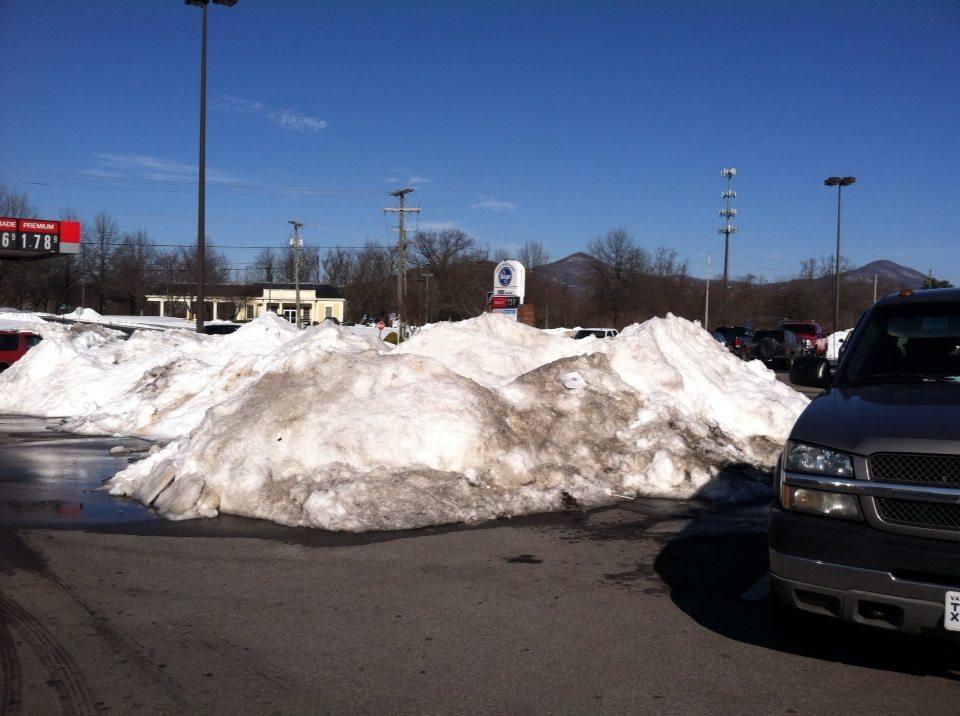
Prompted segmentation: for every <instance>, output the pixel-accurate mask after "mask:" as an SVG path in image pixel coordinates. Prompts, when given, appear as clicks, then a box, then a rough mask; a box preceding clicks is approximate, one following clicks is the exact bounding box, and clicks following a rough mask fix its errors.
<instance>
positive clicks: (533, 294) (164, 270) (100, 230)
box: [0, 185, 946, 328]
mask: <svg viewBox="0 0 960 716" xmlns="http://www.w3.org/2000/svg"><path fill="white" fill-rule="evenodd" d="M0 216H20V217H27V218H30V217H36V216H37V212H36V209H35V207H34V206H33V205H32V204H31V202H30V201H29V199H28V197H27V196H26V195H25V194H22V193H17V192H13V191H11V190H9V189H7V188H5V187H4V186H2V185H0ZM61 217H62V218H64V219H71V218H73V219H75V218H76V217H75V214H74V213H73V212H70V211H64V212H61ZM82 232H83V233H82V246H83V249H82V252H81V254H80V255H74V256H60V257H57V258H55V259H50V260H43V261H36V262H13V261H2V260H0V305H5V306H13V307H16V308H21V309H32V310H41V311H55V312H63V311H67V310H72V309H73V308H74V307H76V306H80V305H84V306H87V307H91V308H94V309H96V310H97V311H99V312H100V313H125V314H140V313H144V312H147V313H149V312H150V311H151V310H154V311H155V310H156V304H147V302H146V296H147V295H148V294H163V295H167V296H170V297H172V298H174V299H175V300H176V299H177V298H178V297H182V298H183V299H184V302H185V301H186V298H187V296H189V295H192V294H193V291H194V277H195V272H196V265H197V262H196V250H195V248H193V247H192V246H191V247H185V246H166V247H164V246H158V245H157V244H156V243H155V242H154V241H152V240H151V238H150V236H149V234H148V233H147V231H146V230H143V229H137V230H122V229H121V228H120V227H119V225H118V224H117V222H116V221H115V220H114V219H113V218H112V217H111V216H110V215H109V214H108V213H106V212H100V213H98V214H97V215H96V216H95V217H94V219H93V221H92V222H90V223H89V224H84V225H83V229H82ZM505 258H516V259H519V260H520V261H521V262H522V263H523V264H524V265H525V266H526V267H527V270H528V274H527V298H526V300H527V302H528V303H532V304H534V305H535V306H536V312H537V317H538V318H537V320H538V324H539V325H541V326H557V325H565V326H576V325H580V326H587V325H592V326H610V327H614V328H622V327H623V326H624V325H627V324H629V323H633V322H636V321H643V320H646V319H647V318H650V317H652V316H661V315H664V314H666V313H667V312H672V313H674V314H676V315H680V316H684V317H686V318H690V319H697V320H701V321H703V319H704V317H705V309H706V305H705V304H706V292H707V283H706V281H704V280H703V279H697V278H693V277H691V276H690V275H689V266H688V263H687V262H686V261H685V260H682V259H681V258H680V256H679V255H678V253H677V252H676V251H675V250H673V249H671V248H669V247H666V246H660V247H658V248H656V249H648V248H646V247H644V246H642V245H640V244H639V243H638V242H637V240H636V239H635V238H634V237H633V236H631V235H630V233H629V232H628V231H627V230H626V229H624V228H615V229H611V230H610V231H608V232H607V233H605V234H603V235H601V236H598V237H596V238H594V239H592V240H591V241H590V242H589V243H588V244H587V250H586V252H584V253H583V254H578V255H576V256H575V257H574V258H576V259H577V263H576V275H575V278H573V279H571V278H570V276H568V275H565V274H564V273H563V272H562V271H558V270H557V269H556V267H553V268H551V266H550V258H551V257H550V256H549V254H548V252H547V250H546V249H545V248H544V247H543V245H542V244H540V243H538V242H535V241H529V242H526V243H524V244H523V245H521V246H519V247H515V248H513V249H510V250H507V249H493V250H491V249H490V248H489V247H487V246H483V245H481V244H480V243H478V242H477V241H476V240H475V239H474V238H473V237H471V236H470V235H469V234H467V233H466V232H464V231H463V230H461V229H458V228H448V229H443V230H439V231H415V232H413V233H412V234H411V235H410V238H409V241H408V252H407V257H406V265H407V267H408V270H407V273H406V279H407V280H406V283H407V295H406V305H405V306H404V310H403V312H404V314H405V315H406V320H407V321H408V322H410V323H413V324H418V323H423V322H434V321H439V320H461V319H464V318H470V317H472V316H476V315H479V314H481V313H482V312H483V311H484V310H486V306H487V294H488V292H489V291H490V290H491V288H492V283H493V270H494V266H495V265H496V263H497V262H498V261H500V260H502V259H505ZM295 260H296V257H295V255H294V252H293V249H292V248H291V247H289V246H282V247H277V248H267V249H262V250H261V251H260V252H259V253H258V254H257V255H256V256H255V258H254V259H253V261H252V262H251V263H250V264H249V265H246V266H243V267H241V268H239V269H235V268H231V267H230V264H229V261H228V260H227V258H226V256H224V254H222V253H221V252H219V251H217V250H216V249H212V248H209V247H208V248H207V250H206V256H205V272H206V278H207V282H208V291H207V293H208V295H212V293H213V291H211V288H212V287H213V286H215V285H217V284H221V285H222V286H220V287H218V288H219V290H221V291H222V292H223V293H224V294H225V297H226V298H228V299H229V295H230V293H231V288H230V285H231V284H232V285H234V287H235V288H236V289H237V290H236V291H235V293H234V295H235V296H236V302H235V310H236V313H237V314H238V315H239V314H240V313H241V311H240V308H241V306H242V292H241V291H240V290H239V288H240V286H241V285H244V284H251V283H257V282H262V283H271V284H276V283H289V282H291V281H293V276H294V262H295ZM798 265H799V270H798V272H797V273H796V274H795V275H793V276H787V277H782V278H779V279H778V280H777V281H775V282H773V283H769V282H767V281H766V280H765V279H764V278H763V277H762V276H758V275H755V274H747V275H744V276H739V277H737V278H734V279H733V280H731V282H730V284H729V285H728V288H727V301H726V311H725V315H721V314H720V294H721V291H720V282H719V281H714V282H713V283H712V286H711V310H710V319H709V327H710V328H712V327H714V326H716V325H719V324H721V323H726V324H731V325H740V324H743V323H745V322H747V321H750V322H752V323H753V324H754V326H756V327H762V326H771V325H772V326H775V325H776V324H777V322H778V321H779V320H781V319H784V318H808V319H813V320H818V321H819V322H821V324H822V325H824V326H825V327H830V326H829V324H830V322H831V321H832V315H833V285H832V279H831V278H830V277H832V275H833V271H834V257H833V256H825V257H820V258H815V257H811V258H808V259H803V260H801V261H799V262H798ZM851 268H852V265H851V263H850V261H849V260H848V259H847V258H846V257H841V270H842V271H848V270H849V269H851ZM299 279H300V281H301V283H304V284H311V283H316V284H321V283H322V284H330V285H332V286H334V287H336V288H337V289H339V290H340V291H341V293H342V294H343V296H344V298H345V299H346V315H345V318H346V320H348V321H350V322H361V321H370V320H377V319H387V318H389V317H390V316H391V314H394V313H395V312H396V311H397V249H396V247H395V246H382V245H378V244H376V243H375V242H373V241H369V240H368V241H367V242H366V243H365V244H364V245H363V246H362V247H361V248H359V249H350V248H334V249H329V250H327V251H326V252H325V253H320V251H319V250H318V249H317V248H315V247H310V246H305V247H303V248H302V249H301V251H300V255H299ZM945 283H946V282H942V281H938V280H937V279H932V280H931V286H940V285H943V284H945ZM899 288H900V286H899V285H893V284H892V283H891V282H889V281H880V282H879V283H878V286H877V290H878V295H884V294H886V293H890V292H892V291H896V290H898V289H899ZM872 300H873V283H872V281H864V280H862V279H861V280H858V279H854V278H853V277H847V278H845V279H844V281H843V282H842V285H841V310H842V321H841V322H842V323H843V324H844V326H849V325H852V323H853V322H854V321H855V319H856V317H857V316H858V315H859V313H860V312H861V311H862V310H863V309H864V308H866V307H867V306H869V305H870V303H871V302H872Z"/></svg>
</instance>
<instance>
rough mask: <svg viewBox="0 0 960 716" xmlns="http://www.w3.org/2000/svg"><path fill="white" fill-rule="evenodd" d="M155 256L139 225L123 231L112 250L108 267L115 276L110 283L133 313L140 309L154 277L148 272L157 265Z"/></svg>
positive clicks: (155, 253)
mask: <svg viewBox="0 0 960 716" xmlns="http://www.w3.org/2000/svg"><path fill="white" fill-rule="evenodd" d="M156 257H157V249H156V247H155V246H154V244H153V242H152V241H150V239H149V237H148V236H147V232H146V231H143V230H142V229H141V230H139V231H134V232H132V233H126V234H124V235H123V238H122V239H121V240H120V245H119V246H117V248H116V251H114V252H113V256H112V261H111V268H112V269H113V274H114V277H115V279H114V281H113V282H112V287H113V289H114V291H115V293H116V297H117V298H118V299H119V300H121V301H123V303H124V304H126V306H127V310H128V311H129V312H130V313H131V314H133V315H136V314H137V313H139V312H141V310H142V309H143V306H144V303H145V297H146V294H147V292H148V290H149V289H148V286H149V284H150V283H151V282H152V280H153V277H152V276H151V274H152V273H153V270H154V269H155V268H156V266H155V260H156Z"/></svg>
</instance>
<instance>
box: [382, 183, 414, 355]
mask: <svg viewBox="0 0 960 716" xmlns="http://www.w3.org/2000/svg"><path fill="white" fill-rule="evenodd" d="M412 191H413V189H397V191H392V192H390V196H395V197H397V201H398V202H399V204H400V205H399V206H396V207H392V206H391V207H387V208H386V209H384V212H388V213H391V214H397V216H398V219H399V226H398V228H397V232H398V238H397V343H399V342H400V341H402V340H403V319H404V311H405V310H406V298H407V234H406V231H405V229H404V227H403V220H404V217H405V216H406V215H407V214H418V213H420V209H408V208H406V206H405V204H406V198H407V194H409V193H410V192H412Z"/></svg>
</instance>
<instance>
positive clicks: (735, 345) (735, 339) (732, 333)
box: [713, 326, 753, 355]
mask: <svg viewBox="0 0 960 716" xmlns="http://www.w3.org/2000/svg"><path fill="white" fill-rule="evenodd" d="M713 333H714V335H716V334H717V333H719V334H720V335H722V336H723V337H724V342H725V343H726V344H727V348H728V349H729V350H730V351H732V352H733V353H736V354H738V355H739V354H740V351H741V349H742V348H743V347H744V346H746V345H747V344H749V343H750V341H751V340H753V331H752V330H751V329H749V328H747V327H746V326H717V327H716V328H714V329H713Z"/></svg>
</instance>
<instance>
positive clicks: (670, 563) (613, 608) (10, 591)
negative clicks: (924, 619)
mask: <svg viewBox="0 0 960 716" xmlns="http://www.w3.org/2000/svg"><path fill="white" fill-rule="evenodd" d="M57 426H58V422H57V421H56V420H41V419H35V418H21V417H9V416H6V417H3V416H0V670H2V674H3V678H2V679H0V713H2V712H4V711H6V710H9V711H11V712H15V711H17V710H18V709H19V711H20V712H22V713H57V712H63V713H97V712H102V711H105V710H107V709H110V710H112V711H114V712H117V713H129V712H135V713H140V712H146V711H150V712H156V713H230V714H235V713H316V712H347V713H383V712H390V713H424V712H428V713H447V712H463V711H473V712H489V713H517V712H520V713H600V712H606V713H609V712H614V713H626V712H630V713H632V712H641V713H646V712H658V713H662V712H680V711H683V712H710V713H713V712H716V711H718V710H723V711H731V712H770V711H772V712H787V713H796V712H799V711H812V712H838V711H849V712H857V713H866V712H887V711H897V712H903V713H906V712H911V713H923V714H929V713H950V712H955V711H956V705H957V703H960V661H958V656H957V652H956V650H955V649H954V648H953V647H952V646H950V645H948V646H944V645H941V644H936V643H931V642H928V641H922V640H910V639H903V638H899V636H898V635H893V634H889V633H886V632H866V631H862V630H859V629H856V628H852V627H847V626H845V625H841V624H839V623H837V622H834V621H831V620H826V619H821V620H811V621H809V622H804V623H803V625H802V630H801V631H800V632H796V631H790V632H789V633H783V632H782V631H779V630H778V626H777V623H776V619H775V613H776V612H775V610H774V607H773V600H772V599H771V597H770V595H769V590H768V589H766V588H765V581H764V575H765V574H766V572H767V545H766V535H765V531H764V525H765V519H766V514H767V510H768V507H767V505H766V504H764V503H755V504H748V505H740V506H735V507H717V506H713V505H708V504H705V503H699V502H696V501H671V500H653V499H638V500H633V501H630V502H624V503H622V504H620V505H615V506H612V507H609V508H605V509H600V510H593V511H589V512H585V511H580V510H578V509H570V510H567V511H565V512H559V513H555V514H547V515H534V516H530V517H524V518H516V519H512V520H506V519H505V520H497V521H494V522H490V523H486V524H483V525H478V526H472V527H471V526H463V525H451V526H446V527H438V528H429V529H422V530H410V531H404V532H381V533H369V534H362V535H351V534H343V533H330V532H323V531H321V530H310V529H305V528H286V527H282V526H279V525H274V524H272V523H269V522H265V521H260V520H251V519H245V518H237V517H229V516H221V517H219V518H216V519H209V520H189V521H184V522H169V521H166V520H162V519H158V518H157V517H156V516H155V515H154V513H153V512H152V511H151V510H149V509H148V508H145V507H143V506H142V505H140V504H139V503H137V502H134V501H132V500H128V499H126V498H115V497H111V496H110V495H109V494H108V493H107V492H106V491H104V490H102V489H101V487H102V483H103V481H104V480H105V479H107V478H109V477H110V476H111V475H113V474H114V473H115V472H116V471H117V470H119V469H122V468H123V467H124V465H126V464H127V463H128V461H130V460H135V459H138V458H139V457H140V455H138V454H110V453H109V451H110V449H111V448H115V447H117V446H123V447H125V448H127V449H143V448H144V447H146V446H147V445H148V443H145V442H144V441H139V440H129V439H120V438H104V437H85V436H77V435H69V434H65V433H62V432H59V431H58V430H57V429H56V428H57ZM210 538H216V539H210ZM251 538H253V539H251Z"/></svg>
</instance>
